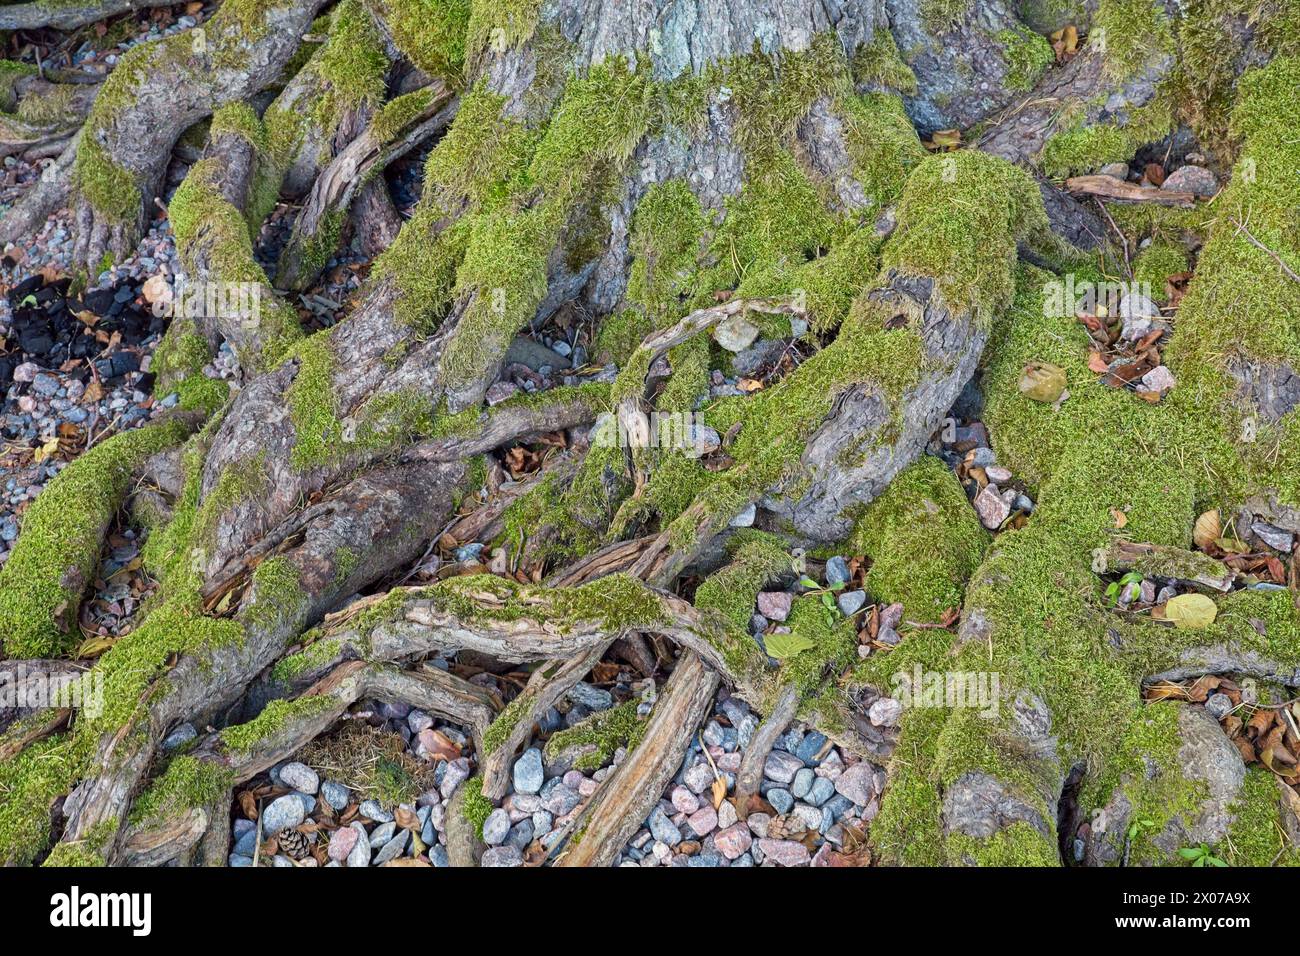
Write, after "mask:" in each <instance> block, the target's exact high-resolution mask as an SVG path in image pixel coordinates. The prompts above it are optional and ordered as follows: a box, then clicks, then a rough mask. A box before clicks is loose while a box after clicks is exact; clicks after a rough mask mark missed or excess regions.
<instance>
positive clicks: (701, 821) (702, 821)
mask: <svg viewBox="0 0 1300 956" xmlns="http://www.w3.org/2000/svg"><path fill="white" fill-rule="evenodd" d="M686 825H687V826H689V827H690V828H691V829H692V830H693V831H695V835H696V836H701V837H703V836H708V835H709V834H710V833H712V832H713V831H714V830H715V829H717V826H718V814H717V811H716V810H714V809H713V807H711V806H709V805H708V804H705V805H704V806H702V807H700V809H698V810H696V811H695V812H694V813H692V814H691V815H690V816H689V817H687V818H686Z"/></svg>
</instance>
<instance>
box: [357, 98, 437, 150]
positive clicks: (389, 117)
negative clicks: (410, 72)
mask: <svg viewBox="0 0 1300 956" xmlns="http://www.w3.org/2000/svg"><path fill="white" fill-rule="evenodd" d="M433 100H434V91H433V89H432V88H431V87H427V86H426V87H423V88H422V89H418V90H416V91H414V92H413V93H405V94H403V95H402V96H399V97H396V98H395V99H391V100H389V101H388V102H387V103H385V104H384V105H383V107H381V108H380V110H379V112H378V113H376V114H375V118H374V119H373V120H371V123H370V125H371V126H372V127H373V128H374V131H375V134H376V135H377V136H378V138H379V141H380V142H383V143H387V142H391V141H392V140H394V139H396V138H397V136H398V135H399V134H400V133H401V132H402V131H403V130H404V129H406V127H407V126H408V125H410V123H411V122H413V121H414V120H415V118H416V117H417V116H419V115H420V114H421V113H423V112H424V111H425V110H426V109H428V108H429V104H430V103H432V102H433Z"/></svg>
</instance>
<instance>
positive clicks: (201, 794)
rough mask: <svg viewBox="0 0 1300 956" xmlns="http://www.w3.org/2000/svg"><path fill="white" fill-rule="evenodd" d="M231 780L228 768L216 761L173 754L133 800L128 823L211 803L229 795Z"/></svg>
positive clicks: (162, 817)
mask: <svg viewBox="0 0 1300 956" xmlns="http://www.w3.org/2000/svg"><path fill="white" fill-rule="evenodd" d="M233 783H234V778H233V776H232V775H231V773H230V771H229V770H227V769H226V768H225V767H223V766H221V765H220V764H218V763H215V762H213V761H211V760H199V759H197V758H195V757H190V756H186V755H181V756H179V757H175V758H173V759H172V761H171V762H170V763H169V764H168V765H167V769H166V770H165V771H164V772H163V773H162V775H161V776H159V777H158V778H157V779H156V780H154V782H153V783H151V784H150V785H149V788H148V789H147V790H145V792H144V793H142V794H141V795H140V796H139V797H138V798H136V800H135V803H133V804H132V806H131V824H132V825H133V826H140V827H148V826H149V825H150V824H152V823H159V822H161V821H163V820H165V819H166V818H168V817H170V816H172V815H173V814H176V813H179V812H182V811H184V810H188V809H191V808H199V809H207V808H209V807H212V806H213V805H214V804H216V803H217V801H219V800H220V799H221V798H222V797H226V798H229V794H230V787H231V785H232V784H233Z"/></svg>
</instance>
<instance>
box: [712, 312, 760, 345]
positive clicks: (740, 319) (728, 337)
mask: <svg viewBox="0 0 1300 956" xmlns="http://www.w3.org/2000/svg"><path fill="white" fill-rule="evenodd" d="M758 332H759V329H758V326H757V325H754V324H753V323H752V322H750V321H749V320H748V319H746V318H745V316H744V315H741V314H739V313H738V314H736V315H732V316H728V317H727V318H726V319H724V320H723V321H721V322H719V323H718V324H717V325H716V326H714V327H713V341H715V342H717V343H718V344H719V345H721V346H722V347H723V348H724V349H726V350H727V351H728V352H743V351H745V349H747V348H749V347H750V346H751V345H753V344H754V340H755V339H756V338H758Z"/></svg>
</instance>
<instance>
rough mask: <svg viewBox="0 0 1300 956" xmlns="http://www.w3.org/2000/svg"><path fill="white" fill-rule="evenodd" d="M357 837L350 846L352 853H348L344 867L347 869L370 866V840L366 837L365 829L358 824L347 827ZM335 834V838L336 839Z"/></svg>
mask: <svg viewBox="0 0 1300 956" xmlns="http://www.w3.org/2000/svg"><path fill="white" fill-rule="evenodd" d="M349 829H351V830H352V831H353V832H354V833H356V835H357V840H356V843H354V844H353V845H352V851H351V852H350V853H348V856H347V863H346V865H347V866H349V867H360V866H369V865H370V839H369V837H368V836H367V835H366V828H365V827H363V826H362V825H361V824H360V823H356V822H354V823H352V825H351V826H350V827H349ZM337 835H338V834H337V832H336V833H335V838H337Z"/></svg>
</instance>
